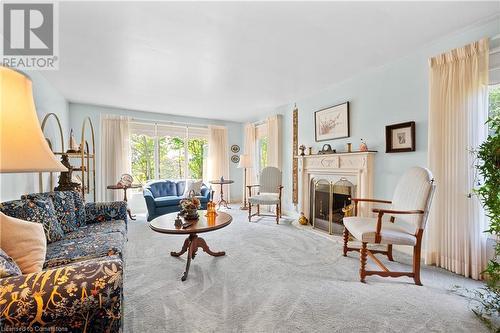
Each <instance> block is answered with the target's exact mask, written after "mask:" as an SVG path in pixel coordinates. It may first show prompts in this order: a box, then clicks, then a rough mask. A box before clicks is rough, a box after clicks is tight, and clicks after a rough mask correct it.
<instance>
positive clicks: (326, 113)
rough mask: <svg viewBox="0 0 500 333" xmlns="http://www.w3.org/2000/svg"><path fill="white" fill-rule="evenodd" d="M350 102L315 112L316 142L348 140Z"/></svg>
mask: <svg viewBox="0 0 500 333" xmlns="http://www.w3.org/2000/svg"><path fill="white" fill-rule="evenodd" d="M350 135H351V132H350V124H349V102H345V103H342V104H338V105H334V106H330V107H327V108H325V109H321V110H318V111H316V112H314V139H315V141H316V142H321V141H327V140H334V139H342V138H348V137H349V136H350Z"/></svg>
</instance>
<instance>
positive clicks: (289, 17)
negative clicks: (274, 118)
mask: <svg viewBox="0 0 500 333" xmlns="http://www.w3.org/2000/svg"><path fill="white" fill-rule="evenodd" d="M59 6H60V7H59V9H60V14H59V20H60V27H59V33H60V45H59V48H60V70H59V71H50V72H49V71H47V72H43V75H44V76H45V77H46V78H47V79H48V80H49V81H50V82H52V83H53V84H54V85H55V86H56V88H58V89H59V90H60V91H61V92H62V94H63V95H64V96H65V97H66V98H67V99H68V100H69V101H73V102H83V103H90V104H98V105H107V106H115V107H121V108H128V109H136V110H144V111H153V112H162V113H170V114H180V115H186V116H196V117H203V118H213V119H225V120H234V121H247V120H253V119H257V118H259V116H262V115H264V114H266V113H267V112H269V111H270V110H272V109H273V108H275V107H277V106H280V105H283V104H285V103H289V102H292V101H295V100H297V99H299V98H300V97H304V96H307V95H309V94H311V93H313V92H315V91H318V90H321V89H324V88H325V87H327V86H329V85H332V84H335V83H337V82H339V81H342V80H345V79H347V78H349V77H351V76H354V75H356V74H358V73H360V72H361V71H364V70H366V69H367V68H371V67H375V66H379V65H382V64H384V63H387V62H389V61H391V60H393V59H395V58H398V57H401V56H404V55H407V54H409V53H411V52H413V51H415V50H417V49H418V48H419V47H420V46H422V45H424V44H427V43H429V42H431V41H433V40H436V39H438V38H440V37H443V36H446V35H447V34H450V33H452V32H454V31H456V30H460V29H462V28H464V27H465V26H467V25H471V24H474V23H476V22H478V21H480V20H483V19H485V18H487V17H491V16H492V15H494V14H495V13H496V14H498V13H500V2H474V3H472V2H469V3H467V2H406V3H401V2H399V3H398V2H383V3H380V2H379V3H375V2H369V3H366V2H364V3H362V2H350V3H348V2H329V3H326V2H316V3H305V2H272V3H271V2H253V3H249V2H239V3H229V2H222V3H208V2H202V3H194V2H184V3H178V2H177V3H173V2H147V3H145V2H143V3H139V2H126V3H123V2H122V3H117V2H105V3H102V2H101V3H98V2H86V3H75V2H62V3H60V5H59Z"/></svg>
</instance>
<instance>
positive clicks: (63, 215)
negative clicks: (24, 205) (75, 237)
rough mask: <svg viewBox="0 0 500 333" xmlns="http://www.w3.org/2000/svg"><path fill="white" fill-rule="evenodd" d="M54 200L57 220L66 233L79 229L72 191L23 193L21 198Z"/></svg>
mask: <svg viewBox="0 0 500 333" xmlns="http://www.w3.org/2000/svg"><path fill="white" fill-rule="evenodd" d="M25 198H28V199H42V200H52V203H53V204H54V209H55V212H56V216H57V220H58V221H59V223H60V224H61V228H62V230H63V231H64V232H65V233H68V232H72V231H75V230H76V229H78V226H77V225H76V215H75V199H74V197H73V194H72V193H71V192H70V191H56V192H45V193H34V194H28V195H23V196H22V197H21V199H25Z"/></svg>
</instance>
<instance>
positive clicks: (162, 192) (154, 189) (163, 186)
mask: <svg viewBox="0 0 500 333" xmlns="http://www.w3.org/2000/svg"><path fill="white" fill-rule="evenodd" d="M147 187H148V188H149V189H150V191H151V193H152V194H153V197H155V198H158V197H167V196H177V195H178V194H177V186H176V182H175V181H170V180H160V181H155V182H151V183H148V185H147ZM181 194H182V193H181Z"/></svg>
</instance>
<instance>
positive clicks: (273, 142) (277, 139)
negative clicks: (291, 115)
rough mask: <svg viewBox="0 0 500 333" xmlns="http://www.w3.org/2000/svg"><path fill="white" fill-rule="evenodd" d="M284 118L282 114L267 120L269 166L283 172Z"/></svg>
mask: <svg viewBox="0 0 500 333" xmlns="http://www.w3.org/2000/svg"><path fill="white" fill-rule="evenodd" d="M281 127H282V116H281V115H280V114H278V115H274V116H270V117H268V118H267V136H268V147H267V165H268V166H272V167H276V168H278V169H280V170H281V167H282V149H283V143H282V139H281V138H282V129H281Z"/></svg>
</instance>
